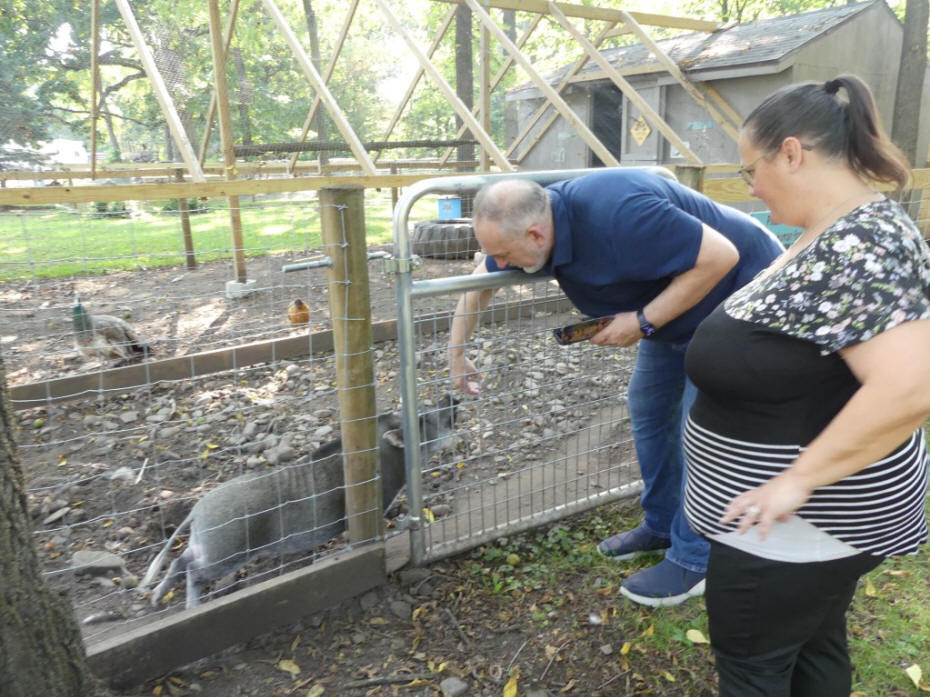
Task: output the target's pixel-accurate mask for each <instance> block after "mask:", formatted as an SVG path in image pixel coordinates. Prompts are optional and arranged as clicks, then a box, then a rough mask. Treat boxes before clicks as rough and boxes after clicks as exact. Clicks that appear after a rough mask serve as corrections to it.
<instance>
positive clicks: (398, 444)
mask: <svg viewBox="0 0 930 697" xmlns="http://www.w3.org/2000/svg"><path fill="white" fill-rule="evenodd" d="M381 437H382V438H384V440H386V441H387V442H388V443H389V444H391V445H393V446H394V447H395V448H403V447H404V431H403V429H400V428H392V429H391V430H390V431H385V432H384V435H383V436H381Z"/></svg>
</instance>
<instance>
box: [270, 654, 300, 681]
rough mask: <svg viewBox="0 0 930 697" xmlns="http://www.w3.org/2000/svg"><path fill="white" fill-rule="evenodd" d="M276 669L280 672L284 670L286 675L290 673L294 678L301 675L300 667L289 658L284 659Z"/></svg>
mask: <svg viewBox="0 0 930 697" xmlns="http://www.w3.org/2000/svg"><path fill="white" fill-rule="evenodd" d="M275 667H276V668H277V669H278V670H283V671H284V672H285V673H290V674H291V675H293V676H294V677H297V676H298V675H300V666H299V665H297V664H296V663H295V662H294V661H292V660H291V659H289V658H282V659H281V660H280V661H278V662H277V664H275Z"/></svg>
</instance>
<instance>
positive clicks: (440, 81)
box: [375, 0, 513, 172]
mask: <svg viewBox="0 0 930 697" xmlns="http://www.w3.org/2000/svg"><path fill="white" fill-rule="evenodd" d="M375 3H376V4H377V5H378V7H379V8H381V12H382V14H384V16H385V17H386V18H387V20H388V22H389V23H390V24H391V26H392V27H393V29H394V31H395V32H397V34H398V35H399V36H400V37H402V38H403V40H404V42H405V43H406V44H407V47H408V48H409V49H410V52H411V53H413V55H414V57H415V58H416V59H417V61H418V62H419V63H420V67H421V68H423V70H424V71H425V72H426V74H427V75H429V76H430V78H431V79H432V80H433V82H434V83H436V86H437V87H439V90H440V91H441V92H442V93H443V95H444V96H445V98H446V99H447V100H448V101H449V103H450V104H451V105H452V108H453V109H455V112H456V113H457V114H458V115H459V117H460V118H461V119H462V121H463V122H464V123H465V124H467V125H468V128H469V130H470V131H471V132H472V134H473V135H474V136H475V139H477V140H478V141H479V142H480V143H481V145H482V146H483V147H484V148H486V149H487V151H488V153H489V154H490V155H491V157H492V158H493V159H494V162H495V163H497V166H498V167H500V168H501V169H502V170H503V171H505V172H511V171H513V167H512V166H511V165H510V163H509V162H508V161H507V158H506V157H505V156H504V153H502V152H501V151H500V149H499V148H498V147H497V146H496V145H495V144H494V141H493V140H492V139H491V137H490V136H489V135H488V134H487V133H486V132H485V130H484V129H483V128H482V127H481V124H479V123H478V121H477V120H476V119H475V117H474V116H472V113H471V109H469V108H468V107H467V106H465V104H464V103H463V102H462V100H461V99H459V98H458V95H457V94H456V93H455V90H454V89H452V87H451V86H450V85H449V83H448V82H446V80H445V78H444V77H443V76H442V74H441V73H440V72H439V71H438V70H437V69H436V66H434V65H433V64H432V63H431V62H430V60H429V59H428V58H427V57H426V56H425V55H424V54H423V51H421V50H420V47H419V46H417V43H416V41H414V39H413V37H412V36H410V33H409V32H408V31H407V30H406V28H404V25H403V24H402V23H401V22H400V20H398V19H397V17H396V15H395V14H394V13H393V12H392V11H391V8H390V7H388V5H387V3H386V2H385V0H375Z"/></svg>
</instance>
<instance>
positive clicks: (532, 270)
mask: <svg viewBox="0 0 930 697" xmlns="http://www.w3.org/2000/svg"><path fill="white" fill-rule="evenodd" d="M545 265H546V260H545V259H543V260H542V261H541V262H539V263H538V264H534V265H533V266H521V267H520V268H521V269H523V270H524V271H525V272H526V273H536V272H537V271H540V270H542V267H544V266H545Z"/></svg>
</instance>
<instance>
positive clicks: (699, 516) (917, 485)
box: [684, 201, 930, 556]
mask: <svg viewBox="0 0 930 697" xmlns="http://www.w3.org/2000/svg"><path fill="white" fill-rule="evenodd" d="M927 318H930V251H928V249H927V246H926V244H925V243H924V242H923V241H922V240H921V238H920V235H919V233H918V232H917V230H916V229H915V228H914V227H913V225H912V224H911V223H910V222H909V220H908V219H907V217H906V215H905V214H904V213H903V212H902V211H901V209H900V208H899V207H898V206H897V205H895V204H893V203H890V202H888V201H881V202H877V203H872V204H867V205H865V206H862V207H860V208H858V209H856V210H855V211H853V212H852V213H850V214H849V215H847V216H845V217H844V218H842V219H841V220H840V221H837V223H835V224H834V225H833V226H832V227H831V228H830V229H828V230H827V231H825V232H824V233H822V234H821V235H820V237H819V238H818V239H817V240H815V242H814V243H812V244H811V245H810V246H809V247H808V248H806V249H805V250H803V251H802V252H801V253H800V254H798V255H797V256H796V257H795V258H794V259H792V260H790V261H789V262H788V264H786V265H785V266H784V267H783V268H782V269H779V270H778V271H776V272H775V273H773V274H771V275H769V276H767V277H764V278H757V279H755V280H753V281H752V282H751V283H750V284H748V285H747V286H745V287H744V288H743V289H741V290H740V291H737V292H736V293H735V294H734V295H733V296H731V297H730V298H729V299H728V300H727V301H726V302H725V303H724V304H723V305H721V306H720V307H718V308H717V309H716V310H715V311H714V312H713V313H712V314H711V315H710V316H709V317H708V318H707V319H706V320H705V321H704V322H703V323H702V324H701V325H700V326H699V327H698V330H697V332H696V333H695V336H694V339H693V341H692V343H691V345H690V347H689V349H688V356H687V369H688V375H689V376H690V378H691V379H692V381H694V383H695V384H696V385H697V387H698V397H697V401H696V402H695V404H694V407H693V408H692V410H691V415H690V418H689V420H688V424H687V428H686V433H685V451H686V454H687V459H688V481H687V489H686V494H685V502H684V506H685V513H686V515H687V517H688V520H689V522H690V523H691V525H692V527H694V529H695V530H697V531H698V532H700V533H702V534H705V535H708V536H711V537H714V536H717V537H718V539H719V536H721V535H725V534H726V533H727V532H729V531H732V530H735V528H736V527H737V525H736V524H735V523H733V524H729V525H727V526H724V525H721V524H720V522H719V519H720V518H721V517H722V515H723V512H724V510H725V508H726V506H727V504H728V503H729V502H730V501H731V500H732V499H733V498H734V497H735V496H737V495H738V494H740V493H742V492H744V491H747V490H749V489H753V488H755V487H757V486H759V485H760V484H763V483H764V482H766V481H767V480H769V479H771V478H772V477H774V476H775V475H777V474H778V473H779V472H781V471H782V470H784V469H785V468H787V467H789V466H790V465H791V464H792V462H793V461H794V460H795V459H796V458H797V456H798V455H799V454H800V453H801V451H802V450H803V448H804V447H806V446H807V445H808V444H809V443H810V442H811V441H812V440H814V438H816V437H817V435H819V434H820V432H821V431H822V430H823V429H824V428H825V427H826V426H827V425H828V424H829V423H830V421H831V420H832V419H833V417H834V416H836V414H837V413H838V412H839V411H840V410H841V409H842V408H843V406H844V405H845V404H846V403H847V402H848V401H849V399H850V398H851V397H852V395H853V394H855V392H856V391H857V390H858V389H859V387H860V384H859V382H858V380H857V379H856V378H855V376H854V375H853V374H852V372H851V371H850V370H849V367H848V366H847V365H846V363H845V361H843V359H842V358H841V357H840V355H839V354H838V353H836V352H837V351H838V350H839V349H841V348H844V347H846V346H852V345H854V344H856V343H859V342H861V341H866V340H868V339H869V338H871V337H872V336H875V335H876V334H879V333H881V332H882V331H886V330H888V329H891V328H892V327H894V326H897V325H898V324H901V323H903V322H907V321H912V320H920V319H927ZM927 477H928V457H927V451H926V445H925V441H924V436H923V433H922V431H921V430H920V429H918V430H917V431H915V432H914V433H913V434H912V435H911V437H910V438H908V439H907V440H906V441H905V442H904V443H902V444H900V445H899V446H898V447H896V448H895V449H894V450H893V451H892V452H890V453H888V454H887V455H886V456H885V457H883V458H881V459H880V460H878V461H877V462H874V463H871V464H870V465H868V466H867V467H865V468H864V469H862V470H860V471H859V472H857V473H856V474H854V475H851V476H849V477H846V478H844V479H842V480H840V481H838V482H836V483H834V484H831V485H829V486H825V487H821V488H819V489H816V490H815V491H814V492H813V494H812V495H811V497H810V499H809V500H808V501H807V503H806V504H805V505H804V506H803V507H802V508H800V509H799V510H798V511H797V515H798V516H799V517H800V518H801V519H802V520H803V521H806V522H807V523H810V524H811V525H813V526H814V527H815V528H817V529H819V530H820V531H823V532H825V533H827V534H829V535H830V536H832V537H833V538H836V539H837V540H840V541H842V542H843V543H846V544H848V545H851V546H852V547H853V548H855V549H857V550H859V551H863V552H868V553H871V554H875V555H881V556H887V555H893V554H908V553H914V552H916V551H917V548H918V547H919V545H920V544H922V543H923V542H925V541H926V539H927V524H926V519H925V512H924V504H925V497H926V492H927Z"/></svg>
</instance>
